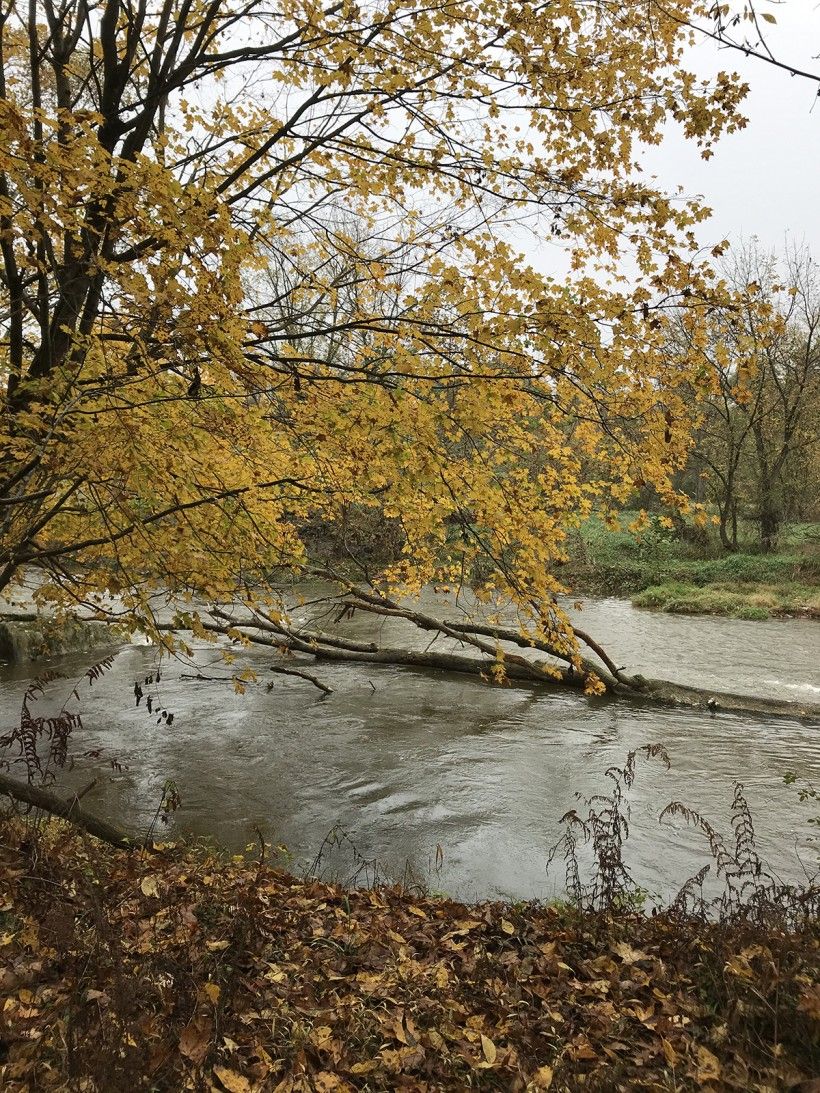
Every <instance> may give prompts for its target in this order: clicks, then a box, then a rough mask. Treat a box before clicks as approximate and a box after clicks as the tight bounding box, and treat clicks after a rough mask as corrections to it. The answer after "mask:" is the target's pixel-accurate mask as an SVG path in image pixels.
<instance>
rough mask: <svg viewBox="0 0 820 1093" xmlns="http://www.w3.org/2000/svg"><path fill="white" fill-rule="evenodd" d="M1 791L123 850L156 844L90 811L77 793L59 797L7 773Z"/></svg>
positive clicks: (2, 781)
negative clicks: (83, 804) (131, 834)
mask: <svg viewBox="0 0 820 1093" xmlns="http://www.w3.org/2000/svg"><path fill="white" fill-rule="evenodd" d="M0 793H3V794H5V796H6V797H11V798H12V800H15V801H20V802H22V803H23V804H27V805H33V806H34V807H35V808H41V809H42V810H43V811H44V812H48V813H49V814H50V815H52V816H59V817H60V818H61V819H63V820H69V821H70V822H71V823H73V824H76V825H77V826H78V827H81V828H83V830H84V831H87V832H88V833H89V835H93V836H94V837H95V838H97V839H102V841H103V842H106V843H109V844H110V845H111V846H116V847H118V848H119V849H121V850H133V849H138V848H140V849H144V850H152V849H153V843H152V841H151V840H150V839H134V838H132V837H131V836H130V835H128V834H126V832H125V831H123V830H122V829H121V828H119V827H115V826H114V825H113V824H110V823H109V822H108V821H107V820H102V819H100V817H99V816H94V815H93V814H92V813H90V812H87V811H86V810H85V809H84V808H83V807H82V806H81V805H80V799H79V797H78V796H77V794H74V795H73V796H71V797H58V796H57V794H56V793H50V792H49V791H48V790H46V789H40V788H39V787H38V786H32V785H30V784H29V783H28V782H21V781H19V780H18V779H16V778H10V777H9V776H8V775H7V774H0Z"/></svg>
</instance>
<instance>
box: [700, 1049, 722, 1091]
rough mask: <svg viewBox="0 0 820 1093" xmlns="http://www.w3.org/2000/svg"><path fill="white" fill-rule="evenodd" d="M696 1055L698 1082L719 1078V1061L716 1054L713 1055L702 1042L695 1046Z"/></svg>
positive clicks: (714, 1080)
mask: <svg viewBox="0 0 820 1093" xmlns="http://www.w3.org/2000/svg"><path fill="white" fill-rule="evenodd" d="M697 1056H698V1072H697V1080H698V1081H699V1082H716V1081H718V1080H719V1079H720V1061H719V1060H718V1057H717V1056H716V1055H713V1054H712V1052H711V1051H710V1050H709V1048H708V1047H703V1045H702V1044H699V1045H698V1048H697Z"/></svg>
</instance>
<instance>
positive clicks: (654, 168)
mask: <svg viewBox="0 0 820 1093" xmlns="http://www.w3.org/2000/svg"><path fill="white" fill-rule="evenodd" d="M756 8H757V10H758V12H763V11H766V12H770V13H772V14H773V15H774V16H775V18H776V19H777V24H776V25H775V26H771V25H769V24H766V36H767V42H768V44H769V46H770V48H771V50H772V52H773V53H774V55H775V56H776V57H777V58H778V59H779V60H783V61H788V62H791V63H793V64H794V65H796V66H797V67H799V68H804V69H808V70H809V71H811V72H818V73H820V60H817V59H816V58H817V55H818V54H820V3H818V2H817V0H785V2H784V3H779V4H774V3H767V2H766V0H757V2H756ZM692 63H693V66H694V68H695V70H696V71H697V72H699V73H702V74H703V75H704V76H708V75H711V74H712V73H714V72H716V71H717V70H718V69H719V68H723V69H724V70H726V71H736V72H738V73H739V75H740V76H741V78H742V79H743V80H745V81H746V82H747V83H749V85H750V87H751V91H750V93H749V95H748V97H747V98H746V100H745V104H744V113H745V114H746V116H747V117H748V119H749V122H748V125H747V126H746V128H745V129H744V130H742V131H741V132H739V133H735V134H733V135H731V136H727V137H724V138H723V139H722V140H721V141H719V142H718V144H717V146H716V148H715V154H714V157H713V158H712V159H711V160H708V161H705V160H702V159H701V158H700V156H699V153H698V149H697V147H696V146H695V145H694V144H693V143H691V142H687V141H685V140H683V138H682V137H680V136H679V135H677V133H670V136H669V137H668V138H667V139H666V140H665V141H664V143H663V145H662V146H660V147H659V148H653V149H651V150H650V151H649V152H648V153H647V157H646V165H647V170H650V171H651V172H652V173H654V174H656V175H657V176H658V178H659V180H660V181H661V183H662V184H663V185H664V186H665V187H669V188H671V187H674V186H676V185H677V184H681V185H683V186H684V188H685V192H686V193H687V194H702V195H703V197H704V199H705V201H706V204H707V205H709V206H710V207H711V208H712V210H713V217H712V219H711V221H709V222H708V223H707V224H706V225H705V226H704V227H703V228H702V229H701V232H700V235H701V237H702V239H703V242H704V243H713V242H715V241H717V240H718V239H720V238H723V237H728V238H730V239H732V240H733V241H737V240H738V239H739V238H740V237H741V236H751V235H756V236H757V237H758V238H759V239H760V241H761V243H763V244H764V245H765V246H766V247H767V248H775V249H777V250H780V251H782V249H783V247H784V240H785V238H786V236H787V234H788V236H789V238H790V239H793V240H795V241H796V242H800V241H801V240H802V239H805V241H806V242H807V243H808V245H809V247H810V249H811V251H812V254H813V257H814V258H815V259H816V260H818V261H820V98H818V97H817V91H818V86H819V85H818V84H815V83H813V82H811V81H809V80H806V79H802V78H800V77H792V76H790V75H789V73H787V72H783V71H780V70H778V69H776V68H774V67H773V66H771V65H768V64H765V63H764V62H763V61H759V60H756V59H755V58H753V57H744V56H743V55H742V54H740V53H738V52H736V51H733V50H727V49H723V50H719V49H718V47H717V46H715V45H713V44H712V43H710V42H708V41H704V42H701V44H700V45H698V46H697V47H696V48H695V50H694V53H693V61H692Z"/></svg>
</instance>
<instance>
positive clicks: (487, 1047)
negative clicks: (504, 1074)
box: [481, 1032, 498, 1066]
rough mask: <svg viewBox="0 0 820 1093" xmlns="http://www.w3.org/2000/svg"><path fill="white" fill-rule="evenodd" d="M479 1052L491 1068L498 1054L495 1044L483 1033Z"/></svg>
mask: <svg viewBox="0 0 820 1093" xmlns="http://www.w3.org/2000/svg"><path fill="white" fill-rule="evenodd" d="M481 1050H482V1052H483V1054H484V1058H485V1059H486V1061H487V1062H488V1063H489V1065H490V1066H492V1065H493V1063H494V1062H495V1057H496V1055H497V1054H498V1052H497V1051H496V1047H495V1044H494V1043H493V1042H492V1040H491V1039H490V1037H489V1036H485V1035H484V1033H483V1032H482V1034H481Z"/></svg>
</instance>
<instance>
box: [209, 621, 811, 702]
mask: <svg viewBox="0 0 820 1093" xmlns="http://www.w3.org/2000/svg"><path fill="white" fill-rule="evenodd" d="M379 613H380V612H379ZM213 614H214V615H215V616H217V617H218V618H219V619H221V620H222V621H211V622H208V623H205V627H206V629H208V630H211V631H213V632H215V633H221V634H228V633H237V632H238V633H240V634H242V636H243V637H245V638H246V639H247V640H248V641H250V642H251V643H253V644H255V645H256V644H258V645H266V646H269V647H270V648H273V649H278V650H280V651H281V652H282V653H283V654H286V655H292V654H294V653H296V654H299V653H301V654H304V655H305V656H309V657H312V658H313V659H314V660H316V661H326V662H331V663H333V662H336V663H358V664H373V665H385V666H390V665H394V666H396V667H407V668H417V669H422V670H424V669H427V670H435V671H444V672H456V673H461V674H469V675H472V676H477V675H480V676H482V677H483V678H484V679H487V680H488V681H493V680H495V679H496V678H497V673H498V670H499V667H500V666H503V676H504V679H505V680H506V681H510V682H515V683H530V684H533V685H537V686H542V687H551V688H558V687H570V688H572V689H575V690H584V689H585V688H586V686H587V682H588V679H589V676H590V675H594V676H595V677H597V678H598V679H600V680H601V682H602V683H603V684H604V687H605V694H606V695H610V696H613V697H617V698H627V699H631V700H633V701H637V702H642V703H653V704H656V705H665V706H675V707H683V708H686V709H697V710H703V711H704V712H706V713H709V714H716V713H718V712H734V713H746V714H751V715H759V716H763V717H772V716H774V717H790V718H793V719H795V720H803V721H820V705H818V704H816V703H798V702H793V701H790V700H788V699H779V698H768V697H765V696H761V695H742V694H736V693H733V692H729V691H714V690H711V689H709V690H707V689H705V688H701V687H690V686H686V685H684V684H679V683H672V682H670V681H669V680H664V679H647V678H645V677H644V676H641V675H632V676H630V675H626V674H625V673H624V672H622V671H618V675H617V678H616V677H615V676H614V675H612V674H611V673H610V672H609V671H608V670H607V669H605V668H603V667H601V666H599V665H595V664H593V663H592V662H591V661H589V660H586V659H585V658H577V659H576V663H577V661H578V659H580V663H581V670H580V671H579V670H578V669H577V667H576V666H575V665H574V664H572V663H570V664H567V665H565V666H561V665H559V664H557V663H555V662H552V663H551V662H548V661H544V660H534V659H533V660H530V659H528V658H526V657H523V656H518V655H515V654H511V653H508V652H505V653H504V655H503V658H502V659H501V660H499V657H498V655H497V651H496V650H494V649H492V647H490V646H487V645H486V643H483V642H478V641H476V640H475V639H472V640H471V636H470V633H471V632H469V631H468V628H469V627H471V626H472V624H469V623H458V624H450V623H446V624H442V627H441V628H440V630H439V632H440V633H442V634H444V635H445V636H447V637H451V638H455V639H457V640H459V641H462V642H463V643H464V644H466V645H468V646H472V647H473V648H475V649H476V650H478V651H480V652H481V653H482V654H483V655H481V656H478V655H474V654H469V653H456V652H444V651H432V650H429V649H427V650H423V651H417V650H412V649H401V648H385V647H378V646H376V645H374V644H365V643H364V642H355V641H345V640H344V639H340V638H337V637H332V638H328V639H327V641H326V640H325V637H324V636H323V635H322V634H321V633H318V632H316V631H312V630H311V631H294V630H291V629H290V628H289V627H287V626H285V625H284V624H282V623H275V622H272V621H270V619H267V618H255V619H252V618H248V619H237V618H235V617H234V616H230V615H228V614H227V613H226V612H223V611H221V610H220V609H215V610H214V612H213ZM413 616H414V613H413V612H410V611H406V612H402V613H401V616H400V617H402V618H407V619H409V620H410V621H415V619H414V617H413ZM421 617H422V619H423V622H422V624H421V628H422V629H425V630H428V629H432V628H433V627H432V623H433V621H434V620H433V619H432V618H430V617H429V616H421ZM474 632H477V633H479V634H486V635H488V636H489V635H490V634H492V636H494V637H496V638H497V639H498V641H505V642H510V643H514V644H516V645H518V646H519V647H529V648H533V649H537V650H544V649H545V648H547V649H548V651H550V652H552V650H550V649H549V647H548V646H546V644H545V643H543V642H538V641H535V640H530V639H527V638H524V637H522V636H521V635H520V634H518V633H517V632H516V631H513V630H509V629H507V628H504V627H500V626H496V627H489V626H485V625H483V624H476V625H475V627H474ZM488 654H492V655H488ZM591 697H592V698H594V697H596V696H594V695H593V696H591Z"/></svg>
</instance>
